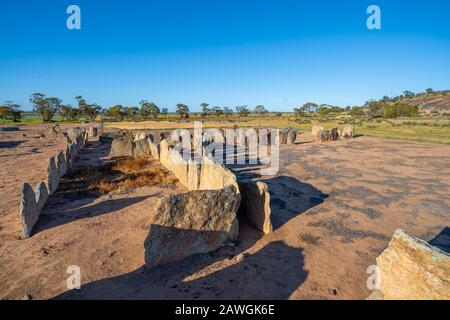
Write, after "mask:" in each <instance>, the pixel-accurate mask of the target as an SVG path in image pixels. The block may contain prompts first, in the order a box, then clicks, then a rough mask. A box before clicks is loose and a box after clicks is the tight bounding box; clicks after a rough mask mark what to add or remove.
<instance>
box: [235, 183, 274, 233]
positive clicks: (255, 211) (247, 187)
mask: <svg viewBox="0 0 450 320" xmlns="http://www.w3.org/2000/svg"><path fill="white" fill-rule="evenodd" d="M239 189H240V192H241V197H242V200H241V207H240V208H239V213H240V214H241V215H243V216H244V217H245V219H246V220H247V221H248V222H249V224H250V225H252V226H253V227H255V228H256V229H257V230H259V231H261V232H264V233H271V232H272V231H273V228H272V222H271V221H270V213H271V210H270V193H269V188H268V186H267V184H265V183H264V182H262V181H257V182H253V181H250V182H239Z"/></svg>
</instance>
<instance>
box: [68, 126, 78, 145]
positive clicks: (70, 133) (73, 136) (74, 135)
mask: <svg viewBox="0 0 450 320" xmlns="http://www.w3.org/2000/svg"><path fill="white" fill-rule="evenodd" d="M81 131H82V130H81V128H80V127H72V128H69V129H67V137H68V138H69V140H70V141H69V142H71V143H76V138H77V136H78V135H79V134H81Z"/></svg>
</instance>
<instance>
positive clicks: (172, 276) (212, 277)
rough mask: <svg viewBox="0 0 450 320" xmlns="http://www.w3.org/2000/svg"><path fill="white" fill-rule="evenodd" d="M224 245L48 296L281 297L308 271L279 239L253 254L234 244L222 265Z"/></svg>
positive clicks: (297, 253) (300, 255) (298, 255)
mask: <svg viewBox="0 0 450 320" xmlns="http://www.w3.org/2000/svg"><path fill="white" fill-rule="evenodd" d="M174 232H176V229H175V230H174ZM192 232H194V233H195V232H198V230H197V231H196V230H192ZM212 232H214V231H212ZM143 249H144V248H143ZM230 250H233V249H230V248H228V247H224V248H221V249H219V250H217V251H215V252H211V253H207V254H200V255H194V256H191V257H188V258H186V259H184V260H182V261H179V262H175V263H171V264H168V265H164V266H159V267H156V268H152V269H146V268H145V267H141V268H138V269H136V270H134V271H132V272H130V273H127V274H124V275H120V276H116V277H112V278H108V279H102V280H98V281H93V282H91V283H87V284H82V286H81V289H80V290H71V291H67V292H64V293H62V294H60V295H58V296H56V297H54V299H57V300H71V299H88V300H89V299H210V300H212V299H277V300H278V299H279V300H286V299H288V298H289V297H290V296H291V294H292V293H293V292H294V291H295V290H297V288H298V287H300V286H301V285H302V284H303V283H304V281H305V280H306V278H307V276H308V272H307V271H306V270H305V269H304V254H303V249H301V248H293V247H290V246H288V245H286V244H285V243H284V242H282V241H275V242H271V243H268V244H267V245H266V246H264V247H263V248H261V249H260V250H259V251H257V252H255V253H254V254H250V253H246V252H244V253H242V251H244V250H245V249H244V248H242V247H240V246H239V247H238V248H236V250H235V251H234V253H233V254H232V256H233V257H235V258H238V259H237V260H235V261H236V262H235V263H234V264H232V265H228V266H226V265H224V262H223V261H226V260H227V259H232V258H230V257H229V256H230ZM208 266H210V268H209V269H208V270H207V271H205V270H204V269H205V268H206V267H208Z"/></svg>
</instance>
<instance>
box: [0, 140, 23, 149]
mask: <svg viewBox="0 0 450 320" xmlns="http://www.w3.org/2000/svg"><path fill="white" fill-rule="evenodd" d="M24 142H25V141H0V149H1V148H16V147H18V146H20V145H21V144H22V143H24Z"/></svg>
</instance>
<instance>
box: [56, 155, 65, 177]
mask: <svg viewBox="0 0 450 320" xmlns="http://www.w3.org/2000/svg"><path fill="white" fill-rule="evenodd" d="M56 166H57V168H58V176H59V177H60V178H61V177H62V176H64V175H65V174H66V173H67V161H66V156H65V155H64V152H62V151H61V152H60V153H58V156H57V158H56Z"/></svg>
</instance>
